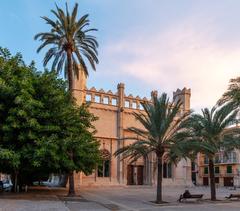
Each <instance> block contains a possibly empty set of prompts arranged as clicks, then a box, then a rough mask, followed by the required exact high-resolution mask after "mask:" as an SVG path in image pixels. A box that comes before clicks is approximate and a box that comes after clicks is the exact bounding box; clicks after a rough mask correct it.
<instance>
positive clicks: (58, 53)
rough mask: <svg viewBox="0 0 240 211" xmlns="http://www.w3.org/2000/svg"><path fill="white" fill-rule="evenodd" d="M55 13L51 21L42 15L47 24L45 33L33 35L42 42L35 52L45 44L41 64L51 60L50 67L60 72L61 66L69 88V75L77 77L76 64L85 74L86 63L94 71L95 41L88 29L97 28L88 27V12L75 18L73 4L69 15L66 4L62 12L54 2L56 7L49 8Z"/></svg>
mask: <svg viewBox="0 0 240 211" xmlns="http://www.w3.org/2000/svg"><path fill="white" fill-rule="evenodd" d="M51 12H52V13H53V14H54V16H55V18H56V19H55V20H52V19H50V18H48V17H46V16H44V17H42V19H43V20H45V21H46V23H47V24H49V25H50V26H51V29H50V31H49V32H42V33H38V34H36V35H35V37H34V39H35V40H38V39H39V40H40V41H41V42H42V44H41V45H40V46H39V47H38V49H37V52H38V53H39V52H40V51H41V50H42V49H43V48H45V47H49V49H48V51H47V53H46V54H45V57H44V60H43V65H44V66H46V65H47V64H48V63H49V61H50V60H51V59H53V61H52V70H53V71H57V72H58V73H60V72H61V71H62V70H63V69H64V75H65V77H67V79H68V83H69V90H70V91H72V88H73V78H74V75H75V76H77V77H78V76H79V67H81V68H82V70H83V71H84V72H85V74H86V75H88V66H87V64H86V62H85V59H87V61H88V62H89V64H90V66H91V67H92V69H93V70H96V64H97V63H98V57H97V56H98V52H97V48H98V42H97V41H96V38H95V37H94V36H92V35H90V34H89V32H93V31H96V30H97V29H94V28H88V26H89V24H90V21H89V19H88V14H86V15H84V16H82V17H80V18H79V19H78V18H77V12H78V4H77V3H76V4H75V6H74V8H73V10H72V12H71V14H70V13H69V10H68V5H67V3H66V10H65V12H64V11H63V10H62V9H60V8H59V7H58V6H57V5H56V10H51Z"/></svg>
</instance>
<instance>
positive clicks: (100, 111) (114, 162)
mask: <svg viewBox="0 0 240 211" xmlns="http://www.w3.org/2000/svg"><path fill="white" fill-rule="evenodd" d="M151 94H152V95H154V94H155V95H157V91H153V92H152V93H151ZM190 95H191V91H190V89H186V88H184V89H182V90H180V89H178V90H177V91H176V92H174V93H173V100H178V99H181V100H182V102H183V107H182V111H181V112H185V111H188V110H189V109H190ZM74 96H75V98H76V100H77V103H78V104H81V103H84V102H86V101H90V102H91V104H90V112H92V113H93V114H94V115H95V116H97V117H99V120H97V121H96V122H95V123H94V124H95V127H96V129H97V134H96V138H97V139H98V140H99V141H100V143H101V146H100V148H101V152H102V163H101V165H99V166H98V167H97V168H96V169H95V171H94V172H93V173H92V174H91V175H88V176H86V175H84V174H81V173H78V174H75V183H76V187H79V186H83V185H87V186H89V185H100V186H102V185H104V186H108V185H109V186H110V185H119V184H120V185H143V184H150V185H152V184H156V174H157V171H156V168H157V164H156V160H155V158H154V155H150V156H149V159H148V160H143V159H139V160H138V161H136V162H135V163H131V164H130V163H128V161H127V160H121V159H120V158H118V157H117V158H116V157H114V156H113V153H114V152H115V151H116V150H117V149H119V148H120V147H122V146H126V145H128V144H130V143H131V142H132V141H130V140H122V138H124V137H131V136H132V134H130V132H129V131H128V128H129V127H131V126H134V127H139V128H141V127H142V126H141V124H140V123H139V122H137V121H136V120H135V117H134V116H133V112H143V109H142V107H141V104H140V103H141V102H146V101H150V100H148V99H147V98H143V99H141V98H140V97H138V96H137V97H133V96H132V95H129V96H126V95H125V86H124V84H123V83H120V84H118V86H117V91H116V93H113V92H112V91H108V92H105V91H104V90H102V89H101V90H96V89H95V88H94V87H93V88H91V89H87V88H86V77H85V76H84V74H83V73H82V74H81V75H80V77H79V80H76V81H75V83H74ZM191 184H192V181H191V163H190V162H189V161H185V160H181V161H180V162H179V163H178V165H177V166H175V165H173V164H171V163H168V162H164V165H163V185H191Z"/></svg>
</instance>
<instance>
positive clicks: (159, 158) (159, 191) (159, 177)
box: [156, 155, 163, 204]
mask: <svg viewBox="0 0 240 211" xmlns="http://www.w3.org/2000/svg"><path fill="white" fill-rule="evenodd" d="M157 162H158V171H157V199H156V203H157V204H160V203H162V202H163V201H162V155H157Z"/></svg>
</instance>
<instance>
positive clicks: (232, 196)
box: [225, 194, 240, 199]
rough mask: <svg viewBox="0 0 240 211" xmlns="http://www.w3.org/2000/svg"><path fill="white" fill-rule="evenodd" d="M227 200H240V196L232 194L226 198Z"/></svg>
mask: <svg viewBox="0 0 240 211" xmlns="http://www.w3.org/2000/svg"><path fill="white" fill-rule="evenodd" d="M225 198H226V199H232V198H237V199H240V194H230V195H229V196H226V197H225Z"/></svg>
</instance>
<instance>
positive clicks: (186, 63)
mask: <svg viewBox="0 0 240 211" xmlns="http://www.w3.org/2000/svg"><path fill="white" fill-rule="evenodd" d="M198 24H201V26H199V25H198ZM218 33H219V31H218V29H217V28H216V27H215V25H214V20H210V21H208V24H207V25H204V24H203V23H200V22H197V21H196V19H194V18H192V19H188V20H186V21H181V22H178V23H175V24H173V25H172V26H170V27H168V28H166V29H165V30H164V31H161V32H158V31H156V32H154V33H151V34H149V33H144V32H143V33H142V32H141V33H138V34H140V35H138V36H137V38H136V36H132V35H131V34H129V35H128V36H126V37H123V38H121V39H119V40H118V41H117V43H116V40H115V41H114V43H111V42H109V43H108V45H107V46H106V47H105V49H104V54H105V57H107V58H108V60H114V61H118V63H117V64H116V66H117V67H118V71H119V72H120V73H121V74H123V75H125V77H128V76H129V77H133V78H135V79H137V80H140V81H141V82H142V83H143V84H144V86H152V87H155V88H157V87H161V90H160V91H166V92H168V93H170V92H172V91H174V90H176V89H177V88H183V87H184V86H186V87H188V88H191V89H192V98H191V99H192V101H191V102H192V107H193V108H194V109H196V110H199V108H202V107H209V106H213V105H214V104H215V102H216V101H217V99H218V98H219V97H220V96H221V95H222V93H223V92H224V91H225V90H226V88H227V85H228V81H229V79H230V78H233V77H236V76H237V75H239V74H240V59H239V58H240V48H239V46H240V45H239V44H240V42H239V41H236V42H234V41H233V40H231V41H230V42H228V41H226V40H218V39H217V34H218Z"/></svg>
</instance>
